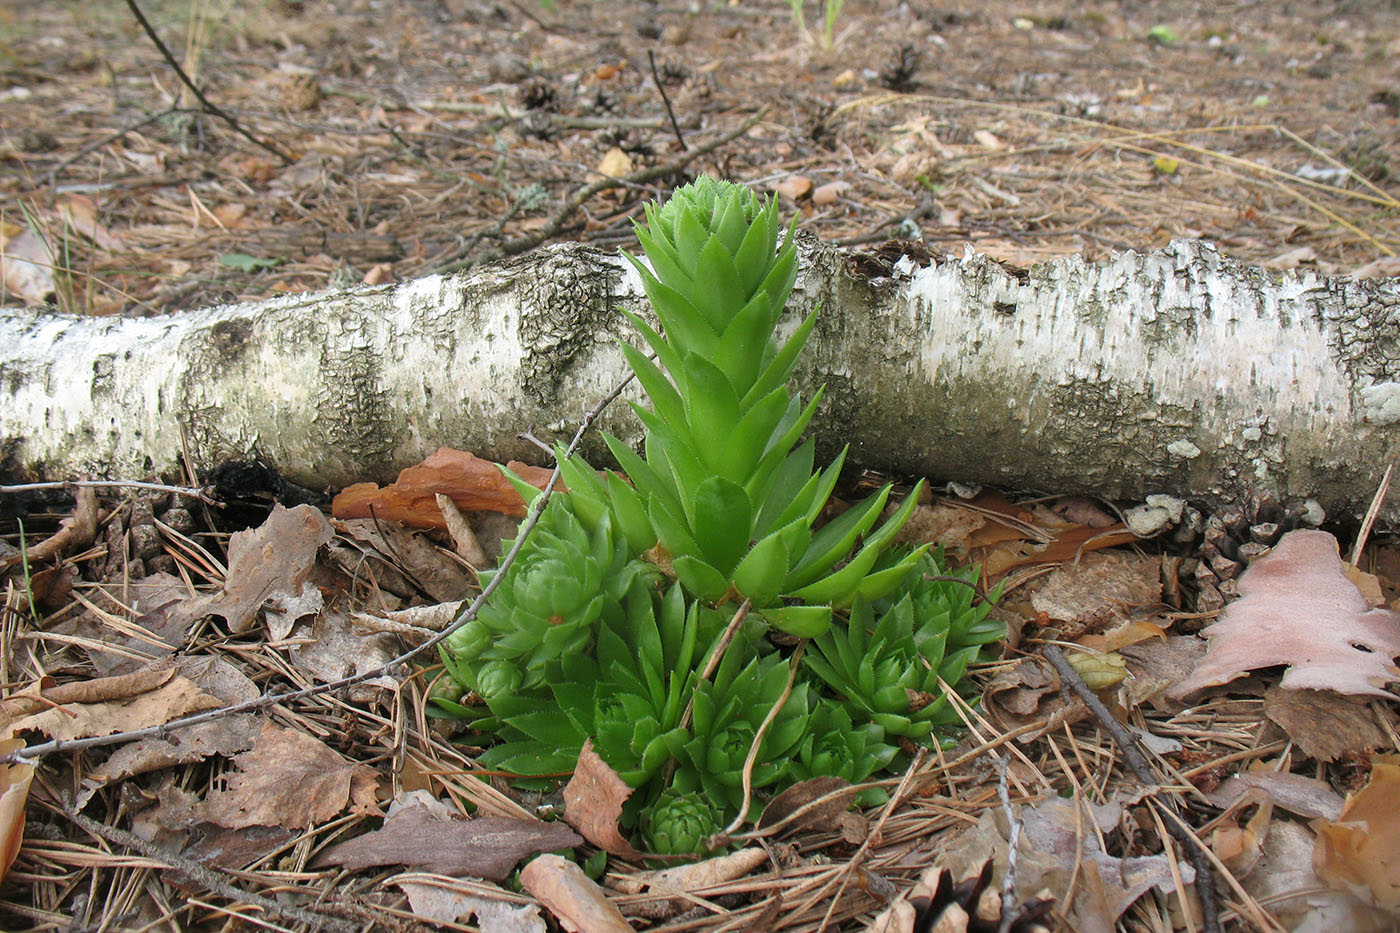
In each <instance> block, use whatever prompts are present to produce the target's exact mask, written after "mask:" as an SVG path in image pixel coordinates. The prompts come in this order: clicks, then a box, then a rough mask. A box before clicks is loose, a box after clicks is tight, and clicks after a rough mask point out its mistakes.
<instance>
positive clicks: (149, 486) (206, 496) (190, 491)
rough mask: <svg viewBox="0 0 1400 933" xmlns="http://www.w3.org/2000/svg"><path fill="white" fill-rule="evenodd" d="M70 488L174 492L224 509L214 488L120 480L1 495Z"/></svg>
mask: <svg viewBox="0 0 1400 933" xmlns="http://www.w3.org/2000/svg"><path fill="white" fill-rule="evenodd" d="M69 487H77V488H79V489H82V488H85V487H86V488H92V489H144V490H147V491H148V492H173V493H175V494H176V495H177V496H189V497H190V498H191V499H198V500H199V501H201V502H207V503H208V504H209V505H213V506H218V507H219V508H223V507H224V504H223V503H222V502H220V501H219V500H218V499H216V498H214V495H213V493H211V492H210V489H211V488H212V487H209V486H206V487H204V488H203V489H196V488H194V487H193V486H167V485H166V484H164V483H144V482H140V481H139V480H134V479H118V480H111V481H107V480H92V479H70V480H58V481H55V482H51V483H19V484H18V485H15V486H0V493H7V492H8V493H15V492H32V491H37V490H40V489H67V488H69Z"/></svg>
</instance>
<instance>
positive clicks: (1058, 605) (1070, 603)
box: [1030, 551, 1162, 632]
mask: <svg viewBox="0 0 1400 933" xmlns="http://www.w3.org/2000/svg"><path fill="white" fill-rule="evenodd" d="M1161 568H1162V562H1161V559H1160V558H1157V557H1149V556H1141V555H1137V554H1130V553H1128V552H1126V551H1100V552H1098V553H1094V554H1085V555H1084V556H1083V558H1082V559H1080V560H1078V561H1074V562H1068V563H1065V564H1062V565H1061V566H1059V567H1056V568H1055V569H1054V570H1052V571H1051V572H1050V573H1048V574H1046V575H1045V576H1044V577H1042V578H1041V579H1040V580H1037V581H1036V582H1035V584H1033V586H1034V590H1033V591H1032V593H1031V597H1030V599H1031V606H1032V607H1033V608H1034V609H1035V611H1036V612H1038V613H1039V612H1043V613H1045V614H1046V616H1048V617H1049V618H1051V619H1054V620H1056V621H1059V622H1065V623H1071V624H1073V625H1074V626H1075V627H1076V628H1077V629H1079V628H1082V629H1084V630H1088V631H1096V632H1101V631H1103V630H1105V629H1107V628H1111V627H1112V626H1115V625H1118V624H1119V623H1121V622H1123V621H1125V620H1127V619H1128V617H1129V616H1130V615H1131V614H1132V612H1133V611H1134V610H1141V609H1143V608H1145V607H1149V606H1155V605H1157V604H1158V603H1159V602H1161V600H1162V570H1161Z"/></svg>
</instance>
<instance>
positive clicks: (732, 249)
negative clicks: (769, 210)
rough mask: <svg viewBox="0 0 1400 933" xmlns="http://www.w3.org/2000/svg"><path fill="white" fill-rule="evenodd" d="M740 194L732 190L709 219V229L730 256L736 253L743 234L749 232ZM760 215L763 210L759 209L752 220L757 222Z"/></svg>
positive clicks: (742, 239) (742, 240)
mask: <svg viewBox="0 0 1400 933" xmlns="http://www.w3.org/2000/svg"><path fill="white" fill-rule="evenodd" d="M742 194H743V193H742V192H739V191H735V192H733V193H732V194H731V195H730V196H729V197H728V198H726V199H725V204H724V207H723V209H722V210H721V211H718V212H716V214H715V216H714V218H713V219H711V221H710V229H711V230H712V231H713V232H714V235H715V236H716V237H718V238H719V241H720V242H721V243H723V244H724V248H725V250H726V251H727V252H728V253H729V254H730V255H731V256H737V255H738V252H739V246H740V244H742V243H743V242H744V236H745V234H747V233H748V232H749V220H748V217H747V211H746V210H745V207H744V198H743V196H742ZM762 216H763V212H762V211H759V214H758V217H757V218H755V220H754V222H755V223H757V222H758V220H759V218H761V217H762Z"/></svg>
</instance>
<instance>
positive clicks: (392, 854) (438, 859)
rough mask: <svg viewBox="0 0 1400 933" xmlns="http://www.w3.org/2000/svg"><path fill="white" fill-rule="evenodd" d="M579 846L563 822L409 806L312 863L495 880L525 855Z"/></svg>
mask: <svg viewBox="0 0 1400 933" xmlns="http://www.w3.org/2000/svg"><path fill="white" fill-rule="evenodd" d="M582 844H583V839H581V838H580V837H579V836H578V835H577V834H575V833H574V831H573V830H571V829H569V828H568V827H567V826H565V825H563V824H562V823H545V822H541V821H540V820H516V819H511V818H509V817H504V816H483V817H478V818H476V819H474V820H454V819H443V818H442V817H441V816H438V815H435V814H433V813H432V812H430V811H429V809H428V808H427V807H424V806H420V805H414V806H408V807H403V808H402V809H400V810H397V811H395V812H394V813H393V814H392V815H390V817H389V818H388V819H387V820H385V821H384V826H383V828H381V829H376V830H373V831H372V832H368V833H365V834H364V835H362V836H356V837H355V838H354V839H350V840H347V841H345V842H341V843H337V844H336V845H333V846H331V847H330V848H329V849H327V850H326V851H324V852H322V853H321V854H320V855H319V856H317V857H316V861H315V863H314V865H315V866H316V867H321V866H325V865H340V866H342V867H344V868H347V869H349V870H350V871H359V870H360V869H362V868H371V867H373V866H376V865H411V866H414V867H416V868H422V869H424V870H426V871H430V872H433V873H434V874H439V875H470V876H472V877H475V878H485V879H487V880H489V881H500V880H502V879H503V878H505V877H506V876H508V875H509V874H510V873H511V871H513V870H514V869H515V865H516V863H517V862H519V861H520V860H521V859H522V858H524V857H525V856H527V855H534V854H535V853H537V852H550V851H553V850H554V849H567V848H570V847H572V846H577V845H582Z"/></svg>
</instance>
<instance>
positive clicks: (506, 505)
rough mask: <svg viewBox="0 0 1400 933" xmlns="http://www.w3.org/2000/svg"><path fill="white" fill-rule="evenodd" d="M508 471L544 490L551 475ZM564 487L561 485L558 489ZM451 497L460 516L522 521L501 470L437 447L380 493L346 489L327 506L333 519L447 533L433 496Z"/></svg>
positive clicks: (370, 486) (519, 466) (361, 486)
mask: <svg viewBox="0 0 1400 933" xmlns="http://www.w3.org/2000/svg"><path fill="white" fill-rule="evenodd" d="M506 466H507V467H508V468H509V469H510V470H512V471H513V472H514V473H515V474H516V475H517V476H520V477H521V478H523V479H524V480H525V481H526V482H529V483H533V484H534V485H536V486H539V487H540V488H541V489H543V488H544V484H545V483H546V482H547V481H548V480H549V477H550V474H551V473H552V472H553V471H551V470H546V469H544V468H543V467H534V466H529V465H527V464H524V463H518V462H516V461H514V460H512V461H511V462H510V463H508V464H506ZM559 488H561V489H562V488H563V484H562V483H560V484H559ZM438 493H443V494H445V495H447V496H449V497H450V498H451V499H452V501H453V502H455V503H456V504H457V508H459V509H461V510H462V511H464V512H505V513H506V514H508V515H515V516H523V515H524V514H525V500H523V499H521V498H520V494H519V493H518V492H516V491H515V487H514V486H512V485H511V484H510V482H509V481H507V480H506V478H505V477H504V476H502V475H501V471H500V469H499V467H497V465H496V464H495V463H492V462H491V461H490V460H482V459H479V458H478V457H475V456H473V455H472V454H469V453H467V452H466V451H464V450H453V449H452V448H451V447H439V448H438V449H437V450H436V451H434V452H433V453H431V454H429V455H428V458H427V459H426V460H424V461H423V462H422V463H419V464H416V465H415V466H411V467H408V468H407V469H405V470H403V471H402V472H400V473H399V478H398V479H397V480H395V481H394V483H393V484H392V485H389V486H385V487H384V488H383V489H381V488H379V487H378V486H376V485H375V484H374V483H356V484H355V485H353V486H346V487H345V488H344V489H342V490H341V491H340V493H339V495H337V496H336V497H335V498H334V499H333V500H332V501H331V514H332V515H334V516H335V517H336V518H377V519H380V520H381V521H386V520H387V521H395V522H402V523H403V524H405V525H410V526H412V527H414V528H445V527H446V526H447V520H446V519H444V518H443V517H442V510H441V509H439V508H438V504H437V494H438Z"/></svg>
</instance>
